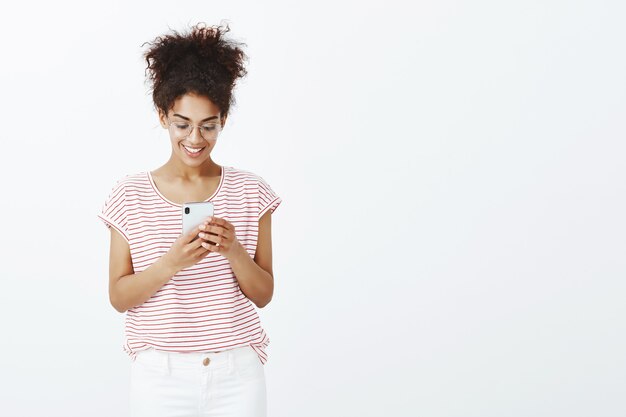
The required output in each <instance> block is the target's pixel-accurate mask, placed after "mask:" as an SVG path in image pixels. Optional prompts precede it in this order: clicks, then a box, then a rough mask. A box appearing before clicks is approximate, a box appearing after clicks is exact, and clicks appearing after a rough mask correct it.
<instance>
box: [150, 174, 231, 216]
mask: <svg viewBox="0 0 626 417" xmlns="http://www.w3.org/2000/svg"><path fill="white" fill-rule="evenodd" d="M146 175H147V177H148V181H149V182H150V185H151V186H152V189H153V190H154V192H155V193H156V194H157V195H158V196H159V197H160V198H161V199H162V200H163V201H165V202H166V203H168V204H171V205H172V206H175V207H182V206H183V205H182V204H178V203H174V202H173V201H170V200H168V199H167V198H166V197H165V196H164V195H163V194H161V192H160V191H159V189H158V188H157V187H156V184H155V182H154V179H153V178H152V174H151V173H150V171H149V170H148V171H146ZM225 177H226V166H225V165H222V166H221V176H220V183H219V184H218V185H217V188H216V189H215V191H214V192H213V194H211V196H210V197H209V198H207V199H206V200H204V201H205V202H206V201H211V200H213V199H214V198H215V196H217V194H218V193H219V192H220V190H221V189H222V186H223V185H224V178H225Z"/></svg>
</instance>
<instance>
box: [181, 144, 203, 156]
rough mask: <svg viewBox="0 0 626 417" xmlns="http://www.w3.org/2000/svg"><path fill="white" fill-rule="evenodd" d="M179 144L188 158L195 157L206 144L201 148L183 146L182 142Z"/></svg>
mask: <svg viewBox="0 0 626 417" xmlns="http://www.w3.org/2000/svg"><path fill="white" fill-rule="evenodd" d="M180 146H181V147H182V148H183V149H184V150H185V154H187V156H189V157H190V158H195V157H197V156H198V155H200V154H202V151H204V149H205V148H206V146H203V147H202V148H192V147H188V146H185V145H183V144H182V143H181V144H180ZM194 150H195V152H194Z"/></svg>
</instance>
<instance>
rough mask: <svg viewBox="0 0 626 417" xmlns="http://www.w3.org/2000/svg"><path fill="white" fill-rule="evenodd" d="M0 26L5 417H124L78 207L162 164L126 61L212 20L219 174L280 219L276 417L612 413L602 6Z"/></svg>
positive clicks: (611, 128) (610, 177) (621, 237)
mask: <svg viewBox="0 0 626 417" xmlns="http://www.w3.org/2000/svg"><path fill="white" fill-rule="evenodd" d="M0 16H2V17H0V22H1V24H0V39H1V42H2V43H1V50H2V65H0V91H1V92H2V98H3V99H2V100H1V101H0V106H1V108H0V110H1V114H2V121H3V122H2V129H0V139H1V144H2V164H0V178H1V181H2V191H3V200H2V202H3V204H2V205H1V207H2V216H0V219H1V220H0V221H1V222H2V224H1V225H0V228H1V229H0V230H2V233H1V234H0V245H1V247H2V253H3V255H2V259H3V262H2V271H1V273H0V276H1V277H2V284H3V285H2V290H1V291H0V314H1V317H2V328H3V331H2V338H1V342H0V349H1V355H0V365H1V370H2V372H0V385H1V388H2V389H0V404H1V406H0V408H1V409H2V411H0V413H1V414H3V415H7V416H9V415H11V416H47V417H52V416H64V417H66V416H86V415H89V416H92V417H99V416H113V415H115V416H123V415H127V407H128V389H129V367H130V362H129V360H128V358H127V356H126V354H125V353H124V352H123V351H122V348H121V345H122V342H123V319H124V317H123V315H122V314H119V313H117V312H116V311H115V310H114V309H113V307H111V305H110V304H109V301H108V292H107V291H108V245H109V234H108V232H107V231H106V229H105V227H104V226H103V224H102V223H101V222H100V221H99V220H98V219H97V218H96V214H97V213H98V212H99V210H100V208H101V205H102V203H103V201H104V199H105V197H106V196H107V194H108V192H109V191H110V189H111V187H112V186H113V184H114V182H115V180H117V179H118V178H119V177H120V176H122V175H124V174H127V173H135V172H139V171H143V170H146V169H155V168H156V167H158V166H160V165H161V164H163V163H164V162H165V161H166V160H167V158H168V156H169V146H170V145H169V142H168V138H167V136H166V134H165V132H164V131H163V130H162V129H161V128H160V126H159V125H158V123H157V118H156V114H155V112H154V110H153V109H152V103H151V97H150V95H149V94H148V93H147V91H148V90H147V84H144V68H145V65H144V62H143V61H142V57H141V53H142V52H143V50H144V49H145V47H142V46H141V44H142V43H143V42H146V41H149V40H152V39H153V38H154V37H155V36H157V35H159V34H162V33H165V32H166V31H167V30H168V26H169V27H170V28H172V29H177V30H181V29H185V27H186V26H188V24H192V23H195V22H197V21H201V20H203V21H205V22H207V23H209V24H218V23H219V22H220V21H221V20H222V19H224V20H227V21H228V22H229V23H230V25H231V32H230V34H229V36H232V37H233V38H235V39H237V40H239V41H243V42H246V43H247V45H248V46H247V48H246V53H247V54H248V55H249V56H250V62H249V66H248V70H249V74H248V77H247V78H246V79H244V80H243V81H242V82H240V84H239V86H238V87H237V89H236V90H235V91H236V99H237V104H236V105H235V107H233V109H232V114H231V117H230V119H229V126H228V127H227V129H226V130H225V131H224V133H223V136H222V137H221V142H220V143H218V145H217V148H216V150H215V151H214V154H213V158H214V160H215V161H216V162H218V163H220V164H225V165H232V166H236V167H240V168H244V169H248V170H251V171H253V172H256V173H258V174H259V175H261V176H262V177H264V178H265V179H266V180H267V181H268V182H269V183H270V184H271V185H272V187H273V188H274V190H275V191H276V192H277V193H279V195H280V196H281V197H282V198H283V204H282V205H281V206H280V207H279V208H278V209H277V210H276V212H275V213H274V215H273V221H272V222H273V233H274V244H273V247H274V274H275V280H276V288H275V294H274V299H273V301H272V302H271V303H270V305H268V306H267V307H266V308H264V309H261V310H259V313H260V315H261V319H262V321H263V325H264V327H265V328H266V329H267V331H268V334H269V336H270V339H271V343H270V346H269V348H268V353H269V362H268V363H267V364H266V368H265V369H266V376H267V384H268V403H269V415H270V416H273V417H282V416H299V417H308V416H342V417H343V416H359V417H366V416H377V417H378V416H394V417H395V416H428V417H474V416H475V417H500V416H509V417H512V416H515V417H517V416H519V417H527V416H535V417H538V416H546V417H553V416H568V417H575V416H594V417H598V416H607V417H609V416H624V415H625V414H626V403H625V402H624V392H625V390H626V378H625V377H624V374H625V372H626V359H625V355H624V351H625V349H626V336H625V330H626V326H625V324H626V323H625V317H626V304H625V303H624V292H625V290H626V283H625V282H626V281H625V280H624V273H625V272H626V258H625V257H624V251H625V250H626V238H625V236H626V221H625V220H624V212H625V210H626V186H625V184H626V183H625V182H624V178H625V176H626V167H625V166H624V163H623V161H624V153H625V152H626V145H625V144H624V138H625V134H626V128H625V127H624V120H625V118H624V115H625V110H626V81H625V74H626V55H625V54H624V39H625V37H626V26H624V24H623V22H624V21H625V19H626V7H625V4H624V2H620V1H617V0H616V1H601V0H594V1H592V0H586V1H583V0H578V1H557V0H528V1H517V2H512V1H495V0H493V1H487V0H477V1H472V2H462V1H452V0H440V1H434V0H433V1H420V2H401V1H384V2H373V1H372V2H367V3H364V2H356V1H355V2H345V1H344V2H340V1H332V2H326V1H315V2H310V3H309V4H302V3H301V2H298V3H294V2H267V1H265V2H252V1H250V2H235V1H228V2H225V1H221V2H207V1H188V2H181V3H180V5H176V4H175V3H173V2H171V1H167V2H166V1H154V0H153V1H149V2H148V1H143V2H121V1H118V2H109V3H107V4H104V3H100V4H97V5H94V4H91V3H90V2H87V3H85V2H78V1H77V2H68V1H61V2H43V1H42V2H19V3H17V4H11V5H10V6H6V5H5V6H2V10H1V11H0Z"/></svg>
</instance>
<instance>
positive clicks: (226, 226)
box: [209, 217, 232, 230]
mask: <svg viewBox="0 0 626 417" xmlns="http://www.w3.org/2000/svg"><path fill="white" fill-rule="evenodd" d="M209 224H214V225H216V226H220V227H222V228H224V229H226V230H231V227H232V225H231V224H230V223H229V222H228V220H225V219H222V218H221V217H213V221H211V222H209Z"/></svg>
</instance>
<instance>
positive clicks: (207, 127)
mask: <svg viewBox="0 0 626 417" xmlns="http://www.w3.org/2000/svg"><path fill="white" fill-rule="evenodd" d="M221 127H222V126H221V125H220V124H218V123H208V124H204V125H202V126H200V134H201V135H202V137H203V138H204V140H215V139H217V135H218V134H219V133H220V129H221Z"/></svg>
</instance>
